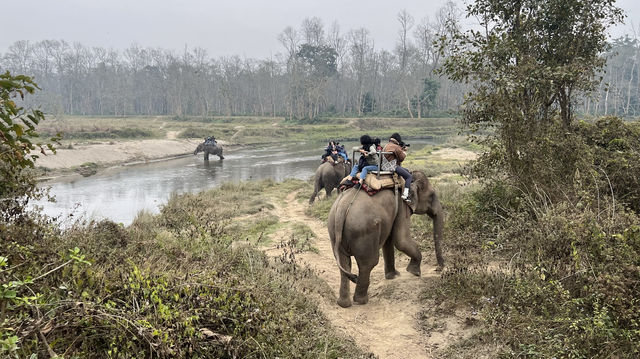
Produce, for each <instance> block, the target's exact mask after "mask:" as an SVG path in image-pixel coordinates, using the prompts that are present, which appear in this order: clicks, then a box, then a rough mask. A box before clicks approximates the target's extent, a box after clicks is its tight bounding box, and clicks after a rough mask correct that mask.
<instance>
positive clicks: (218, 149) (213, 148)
mask: <svg viewBox="0 0 640 359" xmlns="http://www.w3.org/2000/svg"><path fill="white" fill-rule="evenodd" d="M203 151H204V160H205V161H209V155H217V156H218V157H220V159H221V160H223V159H224V157H223V156H222V145H220V144H219V143H217V142H216V143H215V144H208V143H207V144H205V142H203V143H201V144H199V145H198V147H197V148H196V150H195V151H193V154H194V155H197V154H198V152H203Z"/></svg>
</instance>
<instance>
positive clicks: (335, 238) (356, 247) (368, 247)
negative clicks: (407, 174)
mask: <svg viewBox="0 0 640 359" xmlns="http://www.w3.org/2000/svg"><path fill="white" fill-rule="evenodd" d="M356 191H357V190H356V189H355V188H350V189H348V190H346V191H344V192H343V193H342V194H340V196H339V197H338V198H337V199H336V201H335V202H334V203H333V207H331V211H330V212H329V219H328V222H327V226H328V229H329V237H330V238H331V246H332V247H333V254H334V256H335V257H336V260H337V261H338V267H339V268H340V296H339V299H338V305H340V306H341V307H344V308H346V307H349V306H351V298H349V295H350V294H349V291H350V288H349V281H352V282H354V283H356V290H355V293H354V295H353V301H355V302H356V303H359V304H365V303H367V302H368V301H369V296H368V289H369V277H370V274H371V270H372V269H373V267H375V266H376V265H377V264H378V261H379V259H380V248H382V256H383V258H384V273H385V278H387V279H393V278H395V277H396V276H398V275H399V274H400V273H399V272H398V271H397V270H396V268H395V258H394V247H395V248H397V249H398V250H400V251H402V252H404V253H405V254H406V255H408V256H409V257H410V258H411V261H410V262H409V265H408V266H407V271H408V272H410V273H412V274H414V275H416V276H419V275H420V261H421V260H422V254H421V253H420V249H419V248H418V245H417V243H415V242H414V241H413V240H412V239H411V236H410V234H409V227H410V225H411V210H413V213H415V214H427V215H429V217H431V218H432V219H433V239H434V242H435V249H436V259H437V261H438V268H440V269H441V268H442V267H443V266H444V259H443V257H442V244H441V241H442V229H443V225H444V221H443V216H444V213H443V211H442V206H441V204H440V201H439V200H438V196H437V195H436V193H435V191H434V189H433V187H431V184H430V183H429V180H428V179H427V176H426V175H425V174H424V173H422V172H419V171H414V172H413V182H412V183H411V193H412V200H413V203H412V205H411V208H409V206H408V205H407V204H405V202H404V201H403V200H402V199H401V198H400V193H398V195H397V197H394V191H393V190H392V189H385V190H382V191H380V192H379V193H377V194H375V195H373V196H369V195H367V194H366V193H364V192H363V191H360V192H358V193H357V195H356ZM354 195H355V199H354ZM352 201H353V203H352V204H351V207H350V208H349V203H351V202H352ZM394 201H397V202H398V212H397V214H396V215H395V216H394V210H395V205H394ZM347 208H349V210H348V212H347ZM345 214H346V215H345ZM351 256H353V257H355V260H356V262H357V263H358V269H359V275H357V276H356V275H355V274H352V273H351Z"/></svg>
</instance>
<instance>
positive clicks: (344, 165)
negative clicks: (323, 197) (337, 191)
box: [309, 157, 351, 204]
mask: <svg viewBox="0 0 640 359" xmlns="http://www.w3.org/2000/svg"><path fill="white" fill-rule="evenodd" d="M350 172H351V164H350V163H348V162H344V159H343V158H342V157H339V158H338V163H337V164H336V165H335V166H334V165H332V164H331V163H329V162H325V163H323V164H321V165H320V166H319V167H318V169H317V170H316V174H315V178H314V186H313V193H312V194H311V198H309V204H311V203H313V201H314V200H315V199H316V196H317V195H318V192H320V190H321V189H323V188H324V190H325V191H326V192H327V197H330V196H331V191H333V189H334V188H336V187H338V185H339V184H340V181H341V180H342V179H343V178H345V177H347V175H348V174H349V173H350Z"/></svg>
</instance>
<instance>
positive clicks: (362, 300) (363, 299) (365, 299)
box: [353, 294, 369, 304]
mask: <svg viewBox="0 0 640 359" xmlns="http://www.w3.org/2000/svg"><path fill="white" fill-rule="evenodd" d="M353 301H354V302H356V303H358V304H367V303H369V296H368V295H367V294H365V295H357V294H354V295H353Z"/></svg>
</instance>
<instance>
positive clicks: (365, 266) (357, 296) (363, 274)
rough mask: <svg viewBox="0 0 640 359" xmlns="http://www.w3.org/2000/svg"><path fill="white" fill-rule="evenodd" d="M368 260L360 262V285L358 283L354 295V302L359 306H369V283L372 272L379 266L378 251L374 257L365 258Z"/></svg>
mask: <svg viewBox="0 0 640 359" xmlns="http://www.w3.org/2000/svg"><path fill="white" fill-rule="evenodd" d="M365 257H366V259H359V258H358V257H356V262H358V283H356V290H355V293H354V294H353V301H354V302H356V303H358V304H367V302H369V293H368V292H369V283H370V280H371V270H372V269H373V267H375V266H376V264H378V260H379V259H380V254H379V252H378V251H377V249H376V253H375V254H374V255H372V256H369V255H368V256H365Z"/></svg>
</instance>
